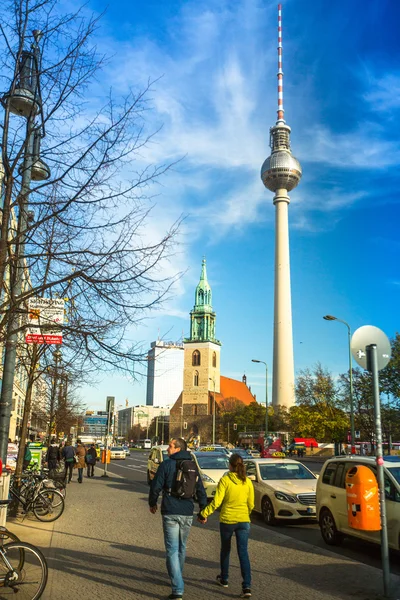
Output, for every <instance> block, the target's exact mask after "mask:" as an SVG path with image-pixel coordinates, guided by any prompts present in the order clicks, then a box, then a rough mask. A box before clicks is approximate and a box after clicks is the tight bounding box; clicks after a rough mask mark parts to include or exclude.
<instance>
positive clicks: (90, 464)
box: [85, 444, 97, 477]
mask: <svg viewBox="0 0 400 600" xmlns="http://www.w3.org/2000/svg"><path fill="white" fill-rule="evenodd" d="M96 458H97V452H96V447H95V445H94V444H90V448H89V450H88V451H87V452H86V458H85V460H86V466H87V476H88V477H94V465H95V464H96Z"/></svg>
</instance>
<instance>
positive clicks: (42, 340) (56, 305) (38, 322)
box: [25, 297, 64, 344]
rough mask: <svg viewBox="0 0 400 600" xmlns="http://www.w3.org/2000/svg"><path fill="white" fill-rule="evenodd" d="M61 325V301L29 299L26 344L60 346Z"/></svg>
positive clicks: (62, 308)
mask: <svg viewBox="0 0 400 600" xmlns="http://www.w3.org/2000/svg"><path fill="white" fill-rule="evenodd" d="M63 323H64V300H63V299H61V298H35V297H34V298H29V300H28V328H27V330H26V333H25V341H26V343H27V344H62V326H63Z"/></svg>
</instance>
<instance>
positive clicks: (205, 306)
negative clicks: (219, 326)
mask: <svg viewBox="0 0 400 600" xmlns="http://www.w3.org/2000/svg"><path fill="white" fill-rule="evenodd" d="M215 320H216V314H215V312H214V311H213V308H212V294H211V287H210V284H209V283H208V280H207V269H206V259H205V258H203V260H202V264H201V275H200V281H199V283H198V285H197V287H196V294H195V305H194V308H193V310H192V311H191V312H190V338H189V339H186V340H185V342H213V343H214V344H218V345H219V346H220V345H221V342H220V341H219V340H217V339H216V338H215Z"/></svg>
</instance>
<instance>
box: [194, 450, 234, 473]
mask: <svg viewBox="0 0 400 600" xmlns="http://www.w3.org/2000/svg"><path fill="white" fill-rule="evenodd" d="M196 458H197V462H198V463H199V466H200V468H201V469H228V468H229V459H228V458H227V457H226V456H225V455H224V454H214V455H211V454H209V453H207V452H202V453H201V454H200V453H199V454H196Z"/></svg>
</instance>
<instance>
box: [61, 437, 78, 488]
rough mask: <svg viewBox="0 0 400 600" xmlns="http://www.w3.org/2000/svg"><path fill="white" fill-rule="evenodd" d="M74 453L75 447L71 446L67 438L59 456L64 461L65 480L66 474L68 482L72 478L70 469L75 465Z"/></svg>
mask: <svg viewBox="0 0 400 600" xmlns="http://www.w3.org/2000/svg"><path fill="white" fill-rule="evenodd" d="M75 454H76V452H75V448H74V447H73V446H72V444H71V442H70V441H69V440H67V441H66V442H65V446H64V448H63V449H62V450H61V456H62V458H63V459H64V461H65V480H67V475H68V483H69V482H70V481H71V479H72V470H73V468H74V465H75Z"/></svg>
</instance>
